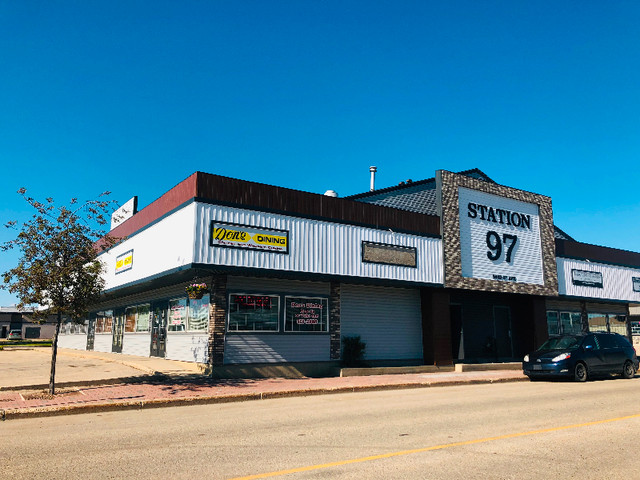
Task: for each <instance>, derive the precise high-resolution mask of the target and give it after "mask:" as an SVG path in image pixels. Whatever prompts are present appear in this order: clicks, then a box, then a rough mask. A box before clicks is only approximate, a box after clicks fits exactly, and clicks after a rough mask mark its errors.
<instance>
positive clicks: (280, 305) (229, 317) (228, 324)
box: [227, 292, 282, 334]
mask: <svg viewBox="0 0 640 480" xmlns="http://www.w3.org/2000/svg"><path fill="white" fill-rule="evenodd" d="M233 296H247V297H248V296H251V297H270V298H275V299H277V302H278V311H277V313H276V329H275V330H255V329H254V330H238V329H231V315H232V312H231V307H232V302H231V297H233ZM281 297H282V295H280V294H278V293H244V292H232V293H229V294H228V296H227V332H231V333H245V334H246V333H254V334H255V333H259V334H264V333H266V334H274V333H280V332H281V326H280V324H281V322H282V320H281V311H282V302H281V301H280V298H281ZM233 313H238V312H233ZM254 326H255V322H254Z"/></svg>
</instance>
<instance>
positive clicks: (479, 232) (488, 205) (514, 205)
mask: <svg viewBox="0 0 640 480" xmlns="http://www.w3.org/2000/svg"><path fill="white" fill-rule="evenodd" d="M458 208H459V215H460V256H461V267H462V276H463V277H469V278H482V279H487V280H498V281H503V282H519V283H532V284H536V285H543V284H544V276H543V268H542V245H541V240H540V222H539V212H538V205H536V204H532V203H526V202H521V201H518V200H513V199H510V198H505V197H500V196H497V195H491V194H489V193H485V192H479V191H476V190H472V189H469V188H464V187H459V189H458Z"/></svg>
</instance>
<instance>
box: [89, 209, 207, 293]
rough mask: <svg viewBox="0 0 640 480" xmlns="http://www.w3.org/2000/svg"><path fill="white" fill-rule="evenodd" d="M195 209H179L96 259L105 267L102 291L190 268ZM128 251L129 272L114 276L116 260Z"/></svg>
mask: <svg viewBox="0 0 640 480" xmlns="http://www.w3.org/2000/svg"><path fill="white" fill-rule="evenodd" d="M195 205H196V204H195V203H191V204H189V205H187V206H185V207H183V208H181V209H180V210H178V211H176V212H174V213H172V214H171V215H169V216H168V217H166V218H163V219H162V220H161V221H159V222H158V223H156V224H155V225H152V226H150V227H149V228H147V229H146V230H143V231H141V232H140V233H138V234H136V235H134V236H132V237H131V238H129V239H127V240H125V241H124V242H122V243H120V244H118V245H117V246H115V247H113V248H112V249H111V250H109V251H107V252H105V253H103V254H102V255H100V257H99V258H100V260H102V262H103V264H104V265H105V275H104V279H105V289H106V290H108V289H111V288H115V287H118V286H120V285H124V284H127V283H130V282H134V281H136V280H140V279H143V278H148V277H150V276H152V275H156V274H159V273H162V272H166V271H167V270H172V269H174V268H177V267H182V266H184V265H189V264H191V263H192V262H193V242H194V238H193V235H194V228H193V219H194V216H195V210H196V206H195ZM129 250H133V266H132V268H131V269H130V270H127V271H125V272H121V273H118V274H116V273H115V267H116V263H115V262H116V258H117V257H118V255H121V254H123V253H125V252H127V251H129Z"/></svg>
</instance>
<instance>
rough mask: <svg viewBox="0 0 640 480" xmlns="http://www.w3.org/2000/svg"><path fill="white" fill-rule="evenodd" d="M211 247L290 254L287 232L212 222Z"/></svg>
mask: <svg viewBox="0 0 640 480" xmlns="http://www.w3.org/2000/svg"><path fill="white" fill-rule="evenodd" d="M210 245H211V246H214V247H227V248H244V249H249V250H263V251H268V252H274V253H289V232H288V231H287V230H273V229H270V228H258V227H251V226H248V225H236V224H231V223H222V222H211V241H210Z"/></svg>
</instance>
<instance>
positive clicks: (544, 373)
mask: <svg viewBox="0 0 640 480" xmlns="http://www.w3.org/2000/svg"><path fill="white" fill-rule="evenodd" d="M522 370H523V372H524V374H525V375H527V376H528V377H529V378H530V379H531V380H536V379H539V378H544V377H569V378H573V379H574V380H576V381H578V382H586V381H587V379H588V378H590V377H593V376H598V375H610V374H612V373H613V374H618V375H622V377H624V378H633V377H634V376H635V374H636V372H637V371H638V357H637V355H636V351H635V349H634V348H633V345H631V343H630V342H629V340H627V339H626V338H625V337H623V336H622V335H619V334H617V333H604V332H594V333H583V334H578V335H559V336H552V337H550V338H549V340H547V341H546V342H544V343H543V344H542V346H541V347H540V348H539V349H538V350H536V351H535V352H533V353H529V354H528V355H525V357H524V361H523V362H522Z"/></svg>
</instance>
